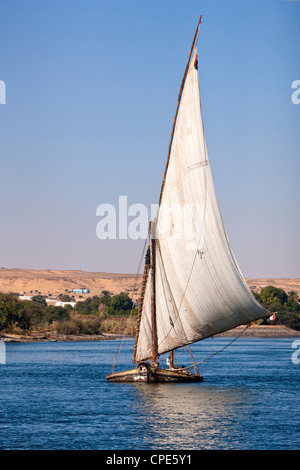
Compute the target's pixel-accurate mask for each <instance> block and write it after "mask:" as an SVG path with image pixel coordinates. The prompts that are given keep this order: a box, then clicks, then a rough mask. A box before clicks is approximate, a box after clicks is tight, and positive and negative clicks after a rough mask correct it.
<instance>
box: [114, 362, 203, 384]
mask: <svg viewBox="0 0 300 470" xmlns="http://www.w3.org/2000/svg"><path fill="white" fill-rule="evenodd" d="M106 378H107V380H108V381H109V382H144V383H158V382H202V381H203V377H202V376H201V375H195V374H191V373H190V372H187V371H186V370H182V369H160V368H155V367H153V366H151V365H147V366H137V367H136V368H134V369H130V370H125V371H123V372H117V373H115V374H110V375H107V376H106Z"/></svg>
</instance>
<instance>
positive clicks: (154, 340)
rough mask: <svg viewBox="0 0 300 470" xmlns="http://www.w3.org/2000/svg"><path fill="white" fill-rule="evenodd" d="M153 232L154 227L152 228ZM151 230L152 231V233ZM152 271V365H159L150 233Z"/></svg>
mask: <svg viewBox="0 0 300 470" xmlns="http://www.w3.org/2000/svg"><path fill="white" fill-rule="evenodd" d="M152 230H153V227H152ZM152 230H151V231H152ZM150 263H151V264H150V267H151V268H152V269H151V271H150V275H151V286H152V295H151V326H152V363H153V364H154V365H156V363H157V325H156V296H155V238H154V237H153V238H152V237H151V233H150Z"/></svg>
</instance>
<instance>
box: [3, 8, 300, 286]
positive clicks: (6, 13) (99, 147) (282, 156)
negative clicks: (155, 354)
mask: <svg viewBox="0 0 300 470" xmlns="http://www.w3.org/2000/svg"><path fill="white" fill-rule="evenodd" d="M200 14H202V15H203V24H202V26H201V30H200V35H199V41H198V55H199V57H198V58H199V76H200V87H201V100H202V112H203V119H204V127H205V133H206V140H207V147H208V155H209V158H210V163H211V167H212V172H213V178H214V182H215V187H216V192H217V197H218V200H219V205H220V208H221V212H222V216H223V219H224V223H225V227H226V230H227V232H228V235H229V239H230V242H231V246H232V248H233V251H234V253H235V256H236V258H237V261H238V263H239V265H240V267H241V270H242V272H243V274H244V276H245V277H263V276H266V277H300V258H299V240H300V213H299V212H300V211H299V201H300V189H299V176H300V171H299V169H300V132H299V131H300V104H293V102H292V100H291V97H292V93H293V91H294V90H293V89H292V83H293V82H294V81H295V80H300V27H299V24H300V21H299V20H300V2H298V1H287V0H259V1H258V0H243V1H242V0H228V1H226V0H203V1H201V0H198V1H196V0H188V1H183V0H152V1H151V2H146V1H141V0H127V1H124V0H109V1H108V0H107V1H103V0H63V1H62V0H39V1H38V0H26V1H23V0H0V44H1V61H0V80H1V81H3V82H4V83H5V85H6V104H0V159H1V166H0V171H1V173H0V174H1V179H0V181H1V185H0V201H1V204H0V223H1V226H0V266H2V267H6V268H31V269H81V270H88V271H106V272H123V273H135V272H136V271H137V268H138V263H139V260H140V256H141V251H142V248H143V245H144V240H137V241H133V240H99V239H98V238H97V236H96V226H97V223H98V221H99V217H97V216H96V209H97V207H98V206H99V205H100V204H103V203H110V204H114V205H116V207H117V205H118V198H119V196H120V195H126V196H127V198H128V205H131V204H134V203H140V204H145V205H146V206H147V207H148V208H149V211H150V205H151V204H155V203H157V202H158V197H159V192H160V187H161V182H162V177H163V172H164V168H165V163H166V157H167V151H168V144H169V139H170V133H171V127H172V122H173V117H174V113H175V108H176V102H177V96H178V91H179V88H180V83H181V79H182V76H183V72H184V68H185V65H186V61H187V58H188V54H189V49H190V45H191V42H192V38H193V35H194V31H195V27H196V24H197V21H198V18H199V15H200ZM0 98H1V97H0ZM0 101H1V99H0Z"/></svg>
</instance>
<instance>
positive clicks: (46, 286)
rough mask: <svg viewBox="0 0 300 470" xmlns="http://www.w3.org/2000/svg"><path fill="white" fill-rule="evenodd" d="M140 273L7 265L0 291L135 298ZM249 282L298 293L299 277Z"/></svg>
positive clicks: (257, 287) (257, 286) (0, 272)
mask: <svg viewBox="0 0 300 470" xmlns="http://www.w3.org/2000/svg"><path fill="white" fill-rule="evenodd" d="M141 279H142V276H141V275H140V276H137V275H135V274H116V273H101V272H87V271H54V270H51V269H47V270H33V269H6V268H0V292H1V291H2V292H14V293H18V294H24V295H34V294H37V293H40V294H42V295H46V296H48V295H49V294H51V295H52V296H53V297H56V296H57V295H59V294H66V293H72V291H73V289H81V288H85V289H88V290H89V291H90V293H88V294H76V295H75V297H76V299H78V297H79V295H82V296H83V297H85V296H91V295H99V294H101V292H102V291H103V290H108V291H110V292H112V293H114V294H119V293H120V292H122V291H123V292H128V294H129V295H130V296H133V297H134V298H135V299H136V298H137V297H138V291H139V288H140V285H141ZM246 282H247V284H248V286H249V287H250V288H251V289H252V290H255V291H257V292H259V291H260V290H261V289H262V288H263V287H265V286H268V285H272V286H275V287H280V288H282V289H284V290H285V291H286V292H290V291H294V292H296V293H297V294H298V295H299V296H300V279H288V278H282V279H276V278H264V279H246Z"/></svg>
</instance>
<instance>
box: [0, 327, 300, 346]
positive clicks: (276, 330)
mask: <svg viewBox="0 0 300 470" xmlns="http://www.w3.org/2000/svg"><path fill="white" fill-rule="evenodd" d="M122 336H123V335H122V334H101V335H62V334H53V333H51V334H50V333H48V332H45V333H31V334H29V335H13V334H3V335H2V336H1V337H0V339H1V340H2V341H5V342H11V343H14V342H17V343H32V342H60V341H108V340H114V339H118V338H121V337H122ZM126 336H127V337H128V338H133V336H130V335H126ZM215 336H216V337H222V336H227V337H228V336H231V337H237V336H243V337H253V338H287V337H293V338H294V337H300V331H297V330H292V329H291V328H287V327H285V326H283V325H274V326H273V325H251V326H250V327H246V326H244V325H242V326H238V327H237V328H234V329H232V330H229V331H226V332H224V333H220V334H218V335H215Z"/></svg>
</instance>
